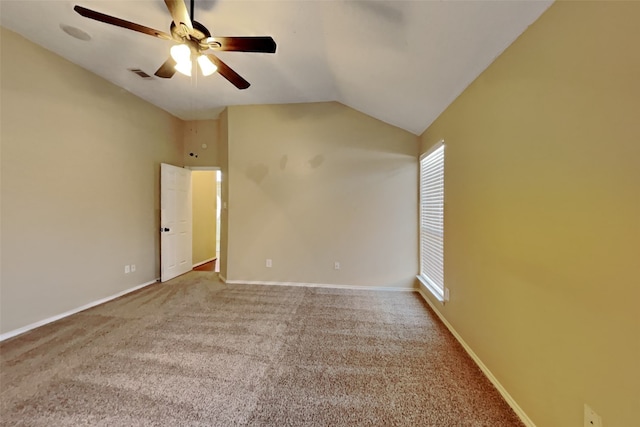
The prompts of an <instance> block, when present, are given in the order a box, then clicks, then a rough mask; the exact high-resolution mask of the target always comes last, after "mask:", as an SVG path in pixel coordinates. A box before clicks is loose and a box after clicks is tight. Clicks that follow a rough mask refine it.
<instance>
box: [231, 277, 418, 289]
mask: <svg viewBox="0 0 640 427" xmlns="http://www.w3.org/2000/svg"><path fill="white" fill-rule="evenodd" d="M220 279H222V281H223V282H225V283H226V284H228V285H265V286H300V287H306V288H333V289H353V290H360V291H400V292H415V290H416V289H415V288H410V287H405V288H394V287H389V286H387V287H383V286H358V285H332V284H325V283H299V282H265V281H261V280H227V279H226V278H224V277H222V276H220Z"/></svg>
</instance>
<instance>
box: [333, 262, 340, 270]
mask: <svg viewBox="0 0 640 427" xmlns="http://www.w3.org/2000/svg"><path fill="white" fill-rule="evenodd" d="M333 269H334V270H340V263H339V262H338V261H336V262H334V263H333Z"/></svg>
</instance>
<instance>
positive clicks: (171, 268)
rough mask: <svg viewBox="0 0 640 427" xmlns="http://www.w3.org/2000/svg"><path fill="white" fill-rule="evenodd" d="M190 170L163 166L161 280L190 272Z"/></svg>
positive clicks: (161, 166) (161, 176) (161, 184)
mask: <svg viewBox="0 0 640 427" xmlns="http://www.w3.org/2000/svg"><path fill="white" fill-rule="evenodd" d="M191 222H192V218H191V171H190V170H188V169H184V168H179V167H177V166H172V165H168V164H165V163H162V164H161V165H160V280H161V281H162V282H166V281H167V280H170V279H173V278H174V277H176V276H179V275H181V274H184V273H186V272H188V271H191V269H192V268H193V262H192V259H191V239H192V235H191V233H192V229H191V227H192V224H191Z"/></svg>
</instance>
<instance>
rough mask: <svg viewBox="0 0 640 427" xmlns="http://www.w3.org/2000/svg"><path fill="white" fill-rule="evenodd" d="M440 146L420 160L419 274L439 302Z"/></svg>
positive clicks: (441, 241)
mask: <svg viewBox="0 0 640 427" xmlns="http://www.w3.org/2000/svg"><path fill="white" fill-rule="evenodd" d="M443 233H444V143H443V142H440V143H438V144H437V145H436V146H434V147H433V148H432V149H431V150H430V151H428V152H427V153H425V154H424V155H423V156H422V157H421V158H420V275H419V276H418V278H419V279H420V280H421V281H422V283H424V285H425V286H426V287H427V288H428V289H429V290H430V291H431V292H432V293H433V294H434V295H435V296H436V298H438V299H439V300H440V301H444V300H445V290H444V262H443V260H444V250H443V249H444V238H443Z"/></svg>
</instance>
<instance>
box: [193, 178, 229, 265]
mask: <svg viewBox="0 0 640 427" xmlns="http://www.w3.org/2000/svg"><path fill="white" fill-rule="evenodd" d="M184 168H185V169H189V170H191V171H217V172H220V174H221V175H222V168H221V167H220V166H185V167H184ZM221 179H222V178H221ZM216 186H217V181H216ZM220 187H221V188H220V192H219V193H217V194H216V195H217V197H218V198H220V203H221V204H222V203H223V201H222V194H221V193H222V186H220ZM216 189H217V187H216ZM222 209H224V206H220V220H219V221H218V218H217V217H216V222H217V224H216V230H218V233H220V248H218V249H219V251H218V253H217V255H218V259H217V260H216V263H217V265H218V266H220V263H221V262H222V245H223V244H226V241H225V242H223V241H222V238H223V234H222V232H221V231H220V227H222ZM218 269H219V268H218Z"/></svg>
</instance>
